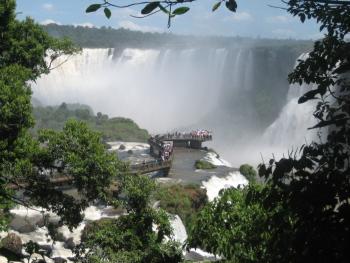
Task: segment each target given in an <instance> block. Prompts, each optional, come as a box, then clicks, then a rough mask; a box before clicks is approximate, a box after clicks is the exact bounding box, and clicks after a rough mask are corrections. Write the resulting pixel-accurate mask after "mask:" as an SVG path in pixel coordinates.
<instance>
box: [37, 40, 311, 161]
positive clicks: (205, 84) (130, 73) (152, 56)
mask: <svg viewBox="0 0 350 263" xmlns="http://www.w3.org/2000/svg"><path fill="white" fill-rule="evenodd" d="M293 52H295V51H292V50H291V49H289V48H275V47H273V46H271V47H256V46H243V45H231V46H230V45H228V46H227V47H225V48H222V47H220V48H214V47H213V48H210V47H206V48H196V47H193V48H187V49H181V48H168V49H167V48H163V47H160V48H159V49H135V48H125V49H122V50H119V49H118V50H117V49H113V48H109V49H83V50H82V53H81V54H78V55H74V56H71V57H62V58H60V59H59V60H58V61H56V63H55V65H60V66H58V67H57V68H56V69H54V70H52V71H51V72H50V74H48V75H44V76H42V77H41V78H40V79H38V80H37V82H36V83H33V85H32V89H33V93H34V97H35V98H37V99H39V100H40V101H41V102H42V103H44V104H49V105H52V104H55V105H57V104H61V103H62V102H67V103H76V102H79V103H83V104H88V105H90V106H91V107H92V108H93V109H94V111H95V113H97V112H103V113H106V114H108V115H109V116H110V117H116V116H122V117H128V118H131V119H133V120H134V121H135V122H136V123H138V124H139V125H140V126H141V127H143V128H146V129H148V130H149V131H150V132H166V131H169V130H173V129H179V128H180V129H181V128H187V129H190V128H198V127H201V128H205V129H208V130H211V131H213V133H214V134H215V140H214V141H213V145H212V147H214V148H216V149H217V150H218V151H219V152H220V153H221V154H222V156H223V157H224V158H225V159H227V160H229V161H230V162H232V164H233V165H238V164H239V163H241V162H242V161H244V159H243V160H239V161H237V160H238V159H237V160H235V158H237V157H240V156H243V155H242V154H241V153H240V154H237V149H239V145H240V144H242V146H246V145H247V143H246V142H247V141H248V142H249V144H251V138H253V137H254V136H260V137H259V138H261V134H262V133H263V131H264V130H265V129H266V128H267V127H269V125H270V127H269V128H268V129H267V131H266V132H265V135H264V136H263V138H264V140H265V141H268V142H269V143H270V144H271V145H280V144H281V142H282V140H284V138H285V137H283V136H284V135H283V134H285V133H292V130H294V131H295V132H294V134H296V133H297V130H298V129H299V128H300V125H301V124H305V123H309V121H308V120H302V119H301V116H298V117H296V115H293V112H295V113H296V108H297V107H296V106H297V105H296V101H297V96H296V95H295V94H294V95H293V94H292V89H293V88H292V87H290V88H289V90H290V91H289V92H288V87H289V85H288V81H287V75H288V73H289V72H290V71H291V70H292V68H293V61H295V59H296V57H297V55H296V54H295V53H293ZM63 62H64V63H63ZM288 94H289V95H288ZM264 97H265V98H264ZM274 97H276V98H278V99H277V100H275V99H273V100H272V102H271V100H270V101H267V102H266V98H274ZM286 104H287V106H288V107H287V106H285V105H286ZM283 106H285V107H284V110H283V112H285V113H283V114H285V115H288V114H289V115H288V116H287V117H281V116H282V115H280V121H279V120H276V119H278V116H279V114H281V111H282V108H283ZM299 109H300V111H301V113H303V111H305V109H301V108H298V110H299ZM299 113H300V112H299ZM299 113H298V114H299ZM296 114H297V113H296ZM290 115H293V116H294V117H293V116H290ZM299 115H300V114H299ZM301 115H304V116H305V117H309V116H310V114H309V111H307V112H306V113H305V114H301ZM293 118H294V119H293ZM295 118H297V119H295ZM275 120H276V121H275ZM286 120H287V122H288V123H289V124H287V122H286ZM295 120H298V121H300V122H301V124H300V125H299V124H297V123H296V121H295ZM272 123H273V124H272ZM293 125H296V127H294V126H293ZM290 127H291V128H290ZM282 130H283V132H281V131H282ZM287 137H288V138H291V139H290V140H291V141H293V143H294V142H295V140H294V139H296V141H297V142H298V143H299V141H298V140H299V138H294V137H293V135H292V134H290V135H288V136H287ZM302 140H304V139H303V138H302ZM233 151H235V152H236V153H235V154H233ZM254 151H256V149H254ZM259 151H260V150H259ZM259 151H258V152H259ZM249 155H252V154H249ZM247 156H248V155H247ZM244 158H246V157H244ZM248 159H249V157H248ZM247 161H248V162H249V160H247Z"/></svg>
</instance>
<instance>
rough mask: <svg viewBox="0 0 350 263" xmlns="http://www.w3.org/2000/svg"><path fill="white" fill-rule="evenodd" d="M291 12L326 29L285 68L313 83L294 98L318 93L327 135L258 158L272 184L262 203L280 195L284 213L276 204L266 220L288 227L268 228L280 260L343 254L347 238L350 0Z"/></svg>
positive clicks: (295, 6)
mask: <svg viewBox="0 0 350 263" xmlns="http://www.w3.org/2000/svg"><path fill="white" fill-rule="evenodd" d="M288 12H290V13H291V14H293V15H294V16H298V17H299V18H300V20H301V21H302V22H304V20H306V19H316V20H317V21H318V22H319V23H320V30H323V29H325V30H326V32H327V33H326V35H325V37H324V39H322V40H320V41H317V42H316V43H315V45H314V49H313V51H312V52H310V53H309V56H308V58H307V59H305V60H304V61H300V63H299V65H298V66H297V67H296V69H295V70H294V72H293V73H292V74H290V76H289V80H290V81H291V82H292V83H302V82H305V83H314V84H315V85H313V86H314V89H313V90H311V91H309V92H307V93H306V94H304V95H303V96H302V97H301V98H300V99H299V103H307V102H308V101H310V100H312V99H316V100H317V101H318V104H317V106H316V109H315V112H314V116H315V117H316V119H317V120H318V124H317V125H316V126H315V127H314V128H318V129H319V131H320V132H322V133H324V134H325V135H326V140H325V141H319V142H313V143H311V144H310V145H303V146H302V147H301V150H300V152H301V155H300V156H299V157H294V156H288V158H283V159H281V160H279V161H277V160H271V161H270V163H269V164H268V165H261V167H260V170H259V174H260V175H261V176H264V177H265V178H267V179H268V182H269V184H270V185H271V192H270V193H269V195H268V196H267V197H266V198H265V199H264V204H265V207H266V209H268V211H272V210H273V209H275V207H276V202H279V200H281V206H282V207H283V208H284V210H283V211H288V214H289V216H286V215H287V214H286V213H285V212H283V213H280V212H279V213H277V214H276V216H274V217H273V218H271V222H270V223H269V225H270V227H273V229H285V231H283V232H278V231H272V232H271V233H272V240H273V241H274V242H273V243H272V242H271V243H270V244H269V245H268V249H270V250H273V251H274V252H275V253H274V258H273V259H274V260H277V261H280V262H296V261H299V262H300V261H302V262H307V261H326V262H345V261H346V260H347V259H348V258H349V250H348V249H347V248H348V244H349V243H350V239H349V237H350V228H349V222H350V217H349V209H350V203H349V200H350V193H349V191H348V189H349V186H350V180H349V171H350V170H349V157H350V148H349V145H350V142H349V140H350V118H349V116H350V107H349V102H350V97H349V91H350V86H349V77H348V72H349V61H350V60H349V58H350V48H349V42H347V41H346V40H345V36H346V34H348V33H349V32H350V21H349V14H350V2H349V1H329V3H326V2H325V1H296V0H292V1H289V2H288ZM344 72H347V73H346V74H343V73H344ZM290 218H292V222H295V223H291V220H290ZM277 244H278V245H277Z"/></svg>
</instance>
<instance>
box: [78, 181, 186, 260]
mask: <svg viewBox="0 0 350 263" xmlns="http://www.w3.org/2000/svg"><path fill="white" fill-rule="evenodd" d="M120 183H121V184H120V185H119V193H118V194H119V196H120V197H121V199H120V200H121V204H122V206H123V207H124V208H125V209H126V210H127V212H128V213H127V214H126V215H122V216H120V217H119V218H118V219H115V220H103V221H100V222H96V223H93V224H92V226H91V227H90V228H89V230H88V231H85V233H84V242H83V243H82V245H81V247H80V248H79V249H78V250H77V259H78V260H79V261H81V262H123V263H124V262H132V263H137V262H145V263H146V262H154V263H161V262H164V263H166V262H174V263H175V262H180V261H182V251H181V250H180V248H179V244H177V243H176V242H174V241H171V240H169V238H171V234H172V229H171V226H170V223H169V217H168V215H167V214H166V213H165V212H164V211H163V210H161V209H160V210H155V209H154V208H152V207H151V206H150V201H151V196H152V192H153V191H154V190H155V183H154V182H153V181H152V180H151V179H149V178H148V177H145V176H138V175H137V176H135V175H124V176H121V177H120ZM154 226H156V230H155V229H154ZM165 238H168V240H166V239H165ZM86 251H88V252H86Z"/></svg>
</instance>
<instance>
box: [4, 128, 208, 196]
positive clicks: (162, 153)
mask: <svg viewBox="0 0 350 263" xmlns="http://www.w3.org/2000/svg"><path fill="white" fill-rule="evenodd" d="M211 140H212V134H211V132H208V131H205V130H197V131H193V132H190V133H179V132H176V133H168V134H164V135H156V136H154V137H153V136H152V137H151V138H149V139H148V143H149V145H150V154H151V155H152V156H153V157H154V158H155V160H152V161H143V162H141V163H137V164H131V165H130V166H129V168H130V169H129V171H128V173H129V174H134V175H136V174H147V173H152V172H158V171H163V172H164V174H165V175H167V174H168V173H169V171H170V169H171V166H172V162H173V158H174V156H173V150H174V148H176V147H182V148H192V149H201V148H202V143H203V142H206V141H211ZM43 179H46V180H48V181H49V183H50V184H52V185H53V186H55V187H57V186H64V185H69V184H71V183H72V182H73V180H74V178H73V177H71V176H67V175H64V174H57V175H55V176H52V177H51V178H43ZM28 186H29V184H28V183H26V182H25V180H23V181H19V182H16V183H15V182H13V183H10V184H9V185H8V187H9V188H10V189H14V190H16V189H20V188H26V187H28Z"/></svg>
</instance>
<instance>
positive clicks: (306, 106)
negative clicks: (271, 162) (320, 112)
mask: <svg viewBox="0 0 350 263" xmlns="http://www.w3.org/2000/svg"><path fill="white" fill-rule="evenodd" d="M307 56H308V54H302V55H301V56H300V57H299V58H298V60H297V62H296V65H297V64H298V63H299V61H300V60H305V59H306V58H307ZM296 65H295V66H296ZM312 87H313V85H311V84H310V85H307V84H305V83H303V84H301V85H299V84H291V85H290V88H289V91H288V96H287V104H286V105H285V106H284V108H283V109H282V111H281V113H280V115H279V117H278V118H277V119H276V120H275V122H273V123H272V124H271V125H270V126H269V127H268V128H267V129H266V131H265V133H264V135H263V140H264V141H265V142H266V143H267V144H268V145H270V146H272V147H278V148H280V149H284V151H286V150H292V149H294V150H295V149H297V148H298V147H299V148H300V146H301V145H302V144H305V143H310V142H312V141H314V140H315V139H317V131H316V130H308V128H310V127H313V126H314V125H315V124H316V123H317V122H316V119H315V117H314V116H313V112H314V110H315V107H316V103H317V102H316V101H308V102H305V103H303V104H298V99H299V98H300V97H301V96H302V95H303V94H305V93H306V92H307V91H308V90H311V89H312Z"/></svg>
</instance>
